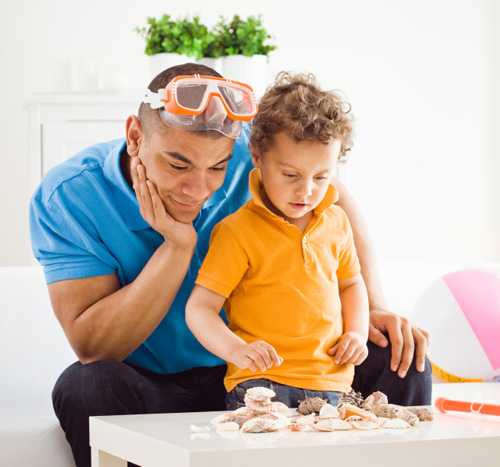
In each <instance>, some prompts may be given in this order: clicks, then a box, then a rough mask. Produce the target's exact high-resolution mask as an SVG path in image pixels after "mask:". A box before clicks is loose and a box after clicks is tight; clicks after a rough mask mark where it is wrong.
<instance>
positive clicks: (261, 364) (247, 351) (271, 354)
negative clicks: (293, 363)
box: [229, 340, 283, 371]
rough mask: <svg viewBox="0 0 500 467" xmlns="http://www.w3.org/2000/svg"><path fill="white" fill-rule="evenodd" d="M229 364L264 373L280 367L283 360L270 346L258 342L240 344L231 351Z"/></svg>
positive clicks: (263, 342)
mask: <svg viewBox="0 0 500 467" xmlns="http://www.w3.org/2000/svg"><path fill="white" fill-rule="evenodd" d="M229 362H230V363H233V364H235V365H236V366H237V367H238V368H240V369H245V368H250V370H252V371H266V370H269V369H270V368H272V367H273V366H280V365H281V364H282V363H283V359H282V358H281V357H280V356H279V355H278V352H276V349H275V348H274V347H273V346H272V345H271V344H268V343H267V342H265V341H261V340H259V341H255V342H251V343H250V344H241V345H240V346H238V347H236V348H235V349H233V351H232V352H231V357H230V359H229Z"/></svg>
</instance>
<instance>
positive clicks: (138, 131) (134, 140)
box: [125, 115, 144, 157]
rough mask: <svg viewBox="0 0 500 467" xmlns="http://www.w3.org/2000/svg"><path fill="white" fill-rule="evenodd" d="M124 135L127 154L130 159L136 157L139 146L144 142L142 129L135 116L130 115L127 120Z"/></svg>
mask: <svg viewBox="0 0 500 467" xmlns="http://www.w3.org/2000/svg"><path fill="white" fill-rule="evenodd" d="M125 134H126V138H127V153H128V154H129V156H132V157H134V156H138V155H139V149H140V147H141V144H142V143H143V142H144V129H143V128H142V124H141V121H140V120H139V118H138V117H137V116H135V115H130V116H129V117H128V118H127V122H126V125H125Z"/></svg>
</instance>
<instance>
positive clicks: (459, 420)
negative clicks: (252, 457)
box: [91, 383, 500, 453]
mask: <svg viewBox="0 0 500 467" xmlns="http://www.w3.org/2000/svg"><path fill="white" fill-rule="evenodd" d="M440 386H443V387H440ZM445 386H446V387H445ZM460 386H462V387H460ZM434 393H435V397H438V396H447V397H450V398H455V399H461V400H468V401H480V402H490V403H500V384H498V383H492V384H484V383H481V384H473V383H468V384H467V386H463V385H461V384H460V385H459V384H454V385H435V390H434ZM220 413H222V412H197V413H180V414H148V415H125V416H123V415H122V416H115V415H111V416H101V417H92V419H93V420H92V422H91V425H92V424H98V425H99V427H100V429H104V430H106V431H108V430H109V431H110V432H112V431H116V432H117V433H118V432H119V431H122V430H126V431H127V433H128V434H129V435H132V434H134V435H137V436H138V437H140V438H141V439H145V437H146V438H148V439H150V440H154V442H155V443H160V444H163V445H165V446H171V447H175V448H177V449H181V450H182V451H186V452H191V453H194V452H208V451H224V450H231V451H233V450H252V449H265V448H276V447H277V448H288V447H311V446H322V445H328V446H332V445H335V446H350V445H353V444H356V445H360V444H391V443H402V442H403V443H404V442H426V441H438V440H458V439H463V440H472V439H475V438H495V439H497V438H498V441H500V417H494V416H485V415H478V414H465V413H464V414H462V413H448V414H441V413H437V412H436V414H435V420H434V421H433V422H422V423H420V424H419V425H418V426H416V427H413V428H410V429H403V430H401V429H377V430H370V431H360V430H349V431H335V432H328V433H320V432H289V431H283V432H275V433H259V434H254V433H240V432H226V433H220V432H217V431H216V430H215V428H214V427H213V426H211V425H210V420H211V419H212V418H213V417H215V416H216V415H218V414H220ZM191 425H195V426H198V427H207V428H208V427H210V428H209V431H206V432H193V431H192V429H191Z"/></svg>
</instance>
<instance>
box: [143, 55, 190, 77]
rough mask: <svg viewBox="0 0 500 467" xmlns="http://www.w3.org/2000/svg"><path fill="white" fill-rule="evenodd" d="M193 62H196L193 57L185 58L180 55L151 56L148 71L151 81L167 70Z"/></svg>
mask: <svg viewBox="0 0 500 467" xmlns="http://www.w3.org/2000/svg"><path fill="white" fill-rule="evenodd" d="M195 61H196V60H195V59H194V58H193V57H187V56H186V55H180V54H171V53H163V54H155V55H151V56H150V57H149V71H150V74H151V79H153V78H154V77H155V76H157V75H159V74H160V73H161V72H162V71H164V70H166V69H167V68H170V67H172V66H175V65H181V64H183V63H188V62H195Z"/></svg>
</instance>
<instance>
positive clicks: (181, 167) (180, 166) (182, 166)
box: [170, 164, 187, 170]
mask: <svg viewBox="0 0 500 467" xmlns="http://www.w3.org/2000/svg"><path fill="white" fill-rule="evenodd" d="M170 167H172V169H174V170H186V169H187V166H185V165H176V164H170Z"/></svg>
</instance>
